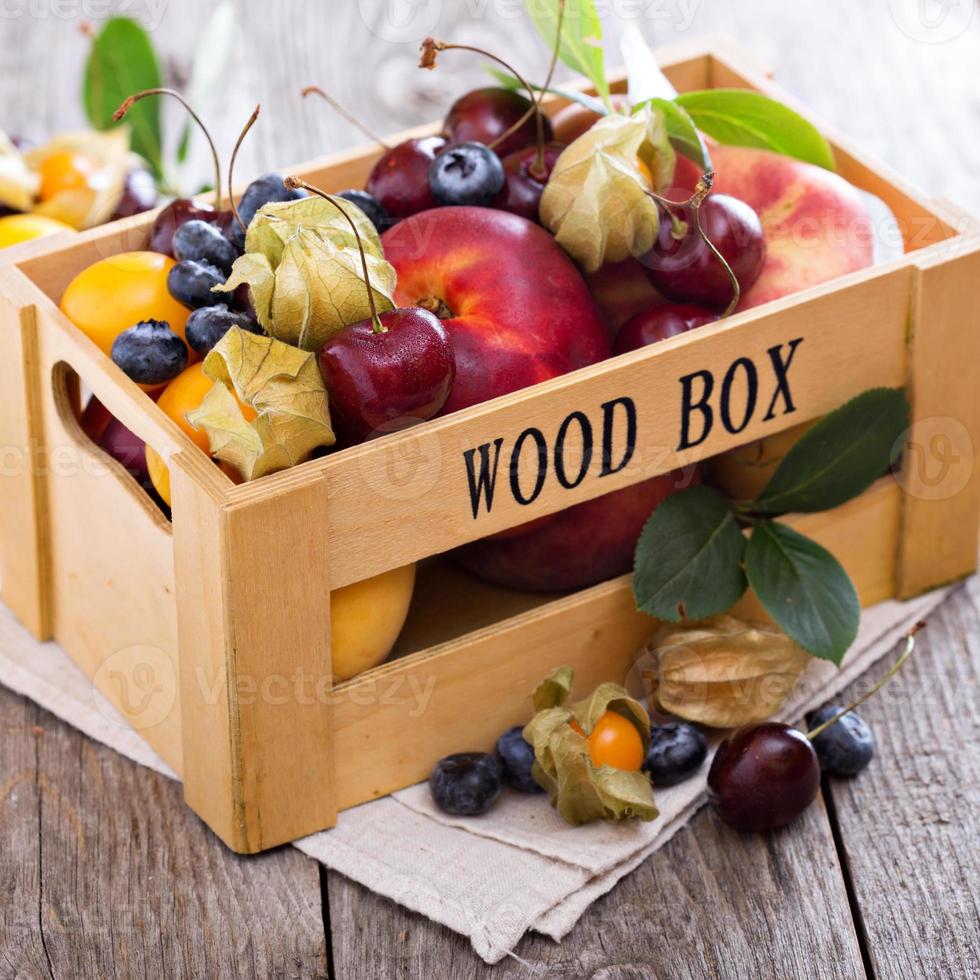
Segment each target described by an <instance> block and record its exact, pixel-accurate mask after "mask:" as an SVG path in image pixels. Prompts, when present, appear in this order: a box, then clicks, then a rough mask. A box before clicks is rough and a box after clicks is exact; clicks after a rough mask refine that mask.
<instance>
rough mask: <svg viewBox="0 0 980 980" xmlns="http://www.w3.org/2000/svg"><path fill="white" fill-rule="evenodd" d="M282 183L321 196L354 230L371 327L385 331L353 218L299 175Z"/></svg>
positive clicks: (365, 257) (359, 235)
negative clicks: (369, 309) (369, 311)
mask: <svg viewBox="0 0 980 980" xmlns="http://www.w3.org/2000/svg"><path fill="white" fill-rule="evenodd" d="M283 183H284V184H285V185H286V186H287V187H288V188H289V189H290V190H291V191H292V190H297V189H298V188H302V189H303V190H304V191H309V192H310V193H311V194H316V196H317V197H322V198H323V199H324V200H325V201H329V202H330V203H331V204H332V205H333V206H334V207H335V208H336V209H337V210H338V211H339V212H340V213H341V214H342V215H343V216H344V219H345V220H346V221H347V224H349V225H350V230H351V231H352V232H354V238H355V240H356V241H357V250H358V252H360V253H361V269H362V270H363V271H364V285H365V286H366V287H367V297H368V305H369V306H370V307H371V328H372V329H373V330H374V332H375V333H387V332H388V328H387V327H386V326H385V325H384V324H383V323H382V322H381V317H380V316H378V307H377V305H376V304H375V302H374V287H373V286H372V285H371V274H370V273H369V272H368V264H367V256H366V255H365V254H364V244H363V242H362V241H361V233H360V232H359V231H358V230H357V225H355V224H354V219H353V218H351V216H350V215H349V214H348V213H347V211H346V210H344V208H342V207H341V206H340V204H338V203H337V199H336V198H335V197H332V196H331V195H330V194H328V193H327V192H326V191H321V190H320V188H319V187H314V186H313V185H312V184H308V183H307V182H306V181H305V180H301V179H300V178H299V177H287V178H286V179H285V180H284V181H283Z"/></svg>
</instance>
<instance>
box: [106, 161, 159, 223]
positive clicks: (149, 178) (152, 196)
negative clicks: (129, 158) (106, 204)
mask: <svg viewBox="0 0 980 980" xmlns="http://www.w3.org/2000/svg"><path fill="white" fill-rule="evenodd" d="M158 197H159V195H158V194H157V183H156V181H155V180H154V179H153V174H151V173H150V171H149V170H146V169H144V168H143V167H134V168H133V169H132V170H130V171H129V173H127V174H126V180H125V183H124V184H123V193H122V197H121V198H120V199H119V203H118V204H117V205H116V210H115V211H114V212H113V213H112V218H111V219H110V220H111V221H115V220H116V219H117V218H131V217H132V216H133V215H134V214H142V213H143V212H144V211H151V210H153V208H155V207H156V206H157V198H158Z"/></svg>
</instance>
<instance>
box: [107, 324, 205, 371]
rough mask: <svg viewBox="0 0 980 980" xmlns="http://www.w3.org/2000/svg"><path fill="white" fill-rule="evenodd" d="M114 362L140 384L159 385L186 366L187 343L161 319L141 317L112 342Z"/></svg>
mask: <svg viewBox="0 0 980 980" xmlns="http://www.w3.org/2000/svg"><path fill="white" fill-rule="evenodd" d="M112 359H113V361H114V362H115V363H116V365H117V366H118V367H119V368H120V369H121V370H123V371H125V372H126V374H127V375H128V376H129V377H130V378H132V379H133V381H135V382H136V383H137V384H141V385H162V384H165V383H166V382H167V381H171V380H172V379H173V378H176V377H177V375H178V374H180V372H181V371H183V370H184V368H185V367H186V366H187V345H186V344H185V343H184V342H183V340H181V339H180V337H178V336H177V334H175V333H174V332H173V330H171V329H170V324H169V323H165V322H164V321H163V320H144V321H143V322H142V323H137V324H136V326H135V327H130V328H129V329H128V330H124V331H123V332H122V333H121V334H119V336H118V337H116V339H115V340H114V341H113V342H112Z"/></svg>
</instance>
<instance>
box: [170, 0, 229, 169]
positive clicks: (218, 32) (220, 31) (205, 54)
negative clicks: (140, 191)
mask: <svg viewBox="0 0 980 980" xmlns="http://www.w3.org/2000/svg"><path fill="white" fill-rule="evenodd" d="M234 36H235V5H234V3H232V2H231V0H224V2H223V3H221V4H219V6H218V8H217V10H215V12H214V13H213V14H212V15H211V18H210V20H209V21H208V22H207V24H206V25H205V27H204V30H203V31H202V32H201V39H200V40H199V41H198V42H197V46H196V47H195V48H194V61H193V63H192V64H191V77H190V81H189V82H188V83H187V101H188V102H190V104H191V105H192V106H194V107H195V108H196V109H197V111H198V112H201V111H202V108H201V107H202V106H203V105H204V103H205V102H206V101H207V100H208V99H209V98H210V96H211V94H212V93H213V92H215V91H217V90H218V86H219V84H220V83H221V82H222V80H223V79H224V76H225V69H226V68H227V67H228V59H229V57H230V55H231V51H232V42H233V41H234ZM192 126H193V123H192V122H191V120H188V121H187V123H186V124H185V126H184V131H183V133H182V134H181V137H180V145H179V146H178V147H177V162H178V163H184V162H185V161H186V160H187V153H188V150H189V148H190V142H191V128H192Z"/></svg>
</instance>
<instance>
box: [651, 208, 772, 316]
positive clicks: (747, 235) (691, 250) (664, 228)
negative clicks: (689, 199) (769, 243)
mask: <svg viewBox="0 0 980 980" xmlns="http://www.w3.org/2000/svg"><path fill="white" fill-rule="evenodd" d="M674 213H675V215H676V216H677V217H679V218H680V219H681V220H682V221H684V222H686V224H687V230H686V232H685V233H684V234H683V235H682V236H681V237H680V238H678V237H676V233H675V229H674V224H673V222H671V221H670V220H669V219H667V218H666V217H664V218H663V220H662V221H661V223H660V232H659V234H658V236H657V241H656V243H655V244H654V246H653V249H652V251H650V252H648V253H647V254H646V255H645V256H644V257H643V258H642V259H641V262H642V263H643V265H644V266H646V268H647V275H649V277H650V281H651V282H652V283H653V285H654V286H656V287H657V289H658V290H659V291H660V292H661V293H663V295H664V296H666V297H667V298H668V299H673V300H677V301H678V302H681V303H700V304H701V305H702V306H710V307H712V308H714V309H719V310H723V309H724V308H725V307H726V306H728V304H729V302H730V301H731V299H732V283H731V280H730V279H729V278H728V273H727V272H726V271H725V267H724V266H723V265H722V263H721V262H719V261H718V258H717V256H715V255H714V254H713V253H712V252H711V250H710V249H709V248H708V246H707V245H705V243H704V242H703V241H702V240H701V237H700V236H699V235H698V232H697V228H696V227H695V223H694V211H693V209H692V208H690V207H685V208H675V209H674ZM701 227H702V228H703V229H704V232H705V234H706V235H707V236H708V238H709V239H710V240H711V242H712V244H714V246H715V247H716V248H717V249H718V251H719V252H721V254H722V255H723V256H724V257H725V261H726V262H728V264H729V265H730V266H731V267H732V271H733V272H734V273H735V277H736V278H737V279H738V283H739V286H741V289H742V294H743V295H744V294H745V293H746V292H748V290H749V289H750V288H751V286H752V285H753V284H754V283H755V281H756V279H758V278H759V273H760V272H762V266H763V264H764V263H765V260H766V239H765V234H764V233H763V230H762V224H761V223H760V221H759V216H758V215H757V214H756V213H755V211H753V210H752V208H750V207H749V206H748V205H747V204H746V203H745V202H744V201H740V200H738V198H735V197H729V196H728V195H727V194H712V195H711V196H710V197H708V198H707V199H706V200H705V201H704V203H703V204H702V205H701Z"/></svg>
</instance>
